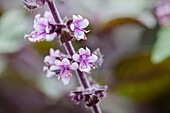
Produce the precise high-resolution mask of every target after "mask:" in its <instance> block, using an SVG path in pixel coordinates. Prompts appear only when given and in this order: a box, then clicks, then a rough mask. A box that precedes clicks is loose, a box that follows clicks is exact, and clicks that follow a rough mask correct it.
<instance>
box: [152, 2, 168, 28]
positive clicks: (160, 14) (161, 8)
mask: <svg viewBox="0 0 170 113" xmlns="http://www.w3.org/2000/svg"><path fill="white" fill-rule="evenodd" d="M154 14H155V16H156V17H157V18H158V22H159V24H160V25H163V26H164V25H167V23H168V21H169V17H170V3H169V1H165V2H162V3H160V4H158V5H156V7H155V9H154Z"/></svg>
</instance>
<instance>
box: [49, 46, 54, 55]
mask: <svg viewBox="0 0 170 113" xmlns="http://www.w3.org/2000/svg"><path fill="white" fill-rule="evenodd" d="M53 55H54V49H53V48H50V56H53Z"/></svg>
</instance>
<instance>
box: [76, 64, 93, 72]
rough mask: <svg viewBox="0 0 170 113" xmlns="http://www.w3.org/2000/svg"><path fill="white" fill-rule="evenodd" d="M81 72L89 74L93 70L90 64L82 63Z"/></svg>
mask: <svg viewBox="0 0 170 113" xmlns="http://www.w3.org/2000/svg"><path fill="white" fill-rule="evenodd" d="M79 70H80V71H82V72H87V73H89V72H90V70H91V68H90V65H89V64H87V65H85V64H84V63H80V66H79Z"/></svg>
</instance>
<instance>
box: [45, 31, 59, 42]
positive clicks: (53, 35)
mask: <svg viewBox="0 0 170 113" xmlns="http://www.w3.org/2000/svg"><path fill="white" fill-rule="evenodd" d="M56 36H57V34H56V33H52V34H50V35H46V41H48V42H50V41H52V40H54V39H55V37H56Z"/></svg>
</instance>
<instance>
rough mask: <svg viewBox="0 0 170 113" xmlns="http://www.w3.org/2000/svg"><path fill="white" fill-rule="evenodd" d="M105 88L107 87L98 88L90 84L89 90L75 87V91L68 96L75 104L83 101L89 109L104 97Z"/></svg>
mask: <svg viewBox="0 0 170 113" xmlns="http://www.w3.org/2000/svg"><path fill="white" fill-rule="evenodd" d="M107 88H108V87H107V86H99V85H98V84H92V85H91V88H88V89H84V88H82V87H77V88H76V90H75V91H71V93H70V96H72V101H74V102H75V103H76V104H80V102H81V101H83V102H85V103H86V106H87V107H91V106H93V105H95V104H97V103H98V102H99V100H102V99H103V98H104V97H106V90H107Z"/></svg>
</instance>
